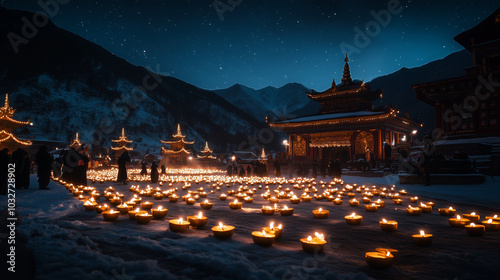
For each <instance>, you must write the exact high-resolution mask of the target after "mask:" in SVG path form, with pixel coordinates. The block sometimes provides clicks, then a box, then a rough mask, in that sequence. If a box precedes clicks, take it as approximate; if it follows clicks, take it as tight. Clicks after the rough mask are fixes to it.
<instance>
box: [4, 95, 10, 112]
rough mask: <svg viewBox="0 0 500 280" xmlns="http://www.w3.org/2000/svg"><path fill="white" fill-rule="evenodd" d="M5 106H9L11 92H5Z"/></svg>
mask: <svg viewBox="0 0 500 280" xmlns="http://www.w3.org/2000/svg"><path fill="white" fill-rule="evenodd" d="M4 107H5V108H9V94H8V93H6V94H5V105H4Z"/></svg>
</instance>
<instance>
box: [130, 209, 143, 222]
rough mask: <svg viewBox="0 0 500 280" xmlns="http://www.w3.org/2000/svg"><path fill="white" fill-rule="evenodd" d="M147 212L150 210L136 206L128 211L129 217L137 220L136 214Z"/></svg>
mask: <svg viewBox="0 0 500 280" xmlns="http://www.w3.org/2000/svg"><path fill="white" fill-rule="evenodd" d="M145 213H146V214H147V213H148V211H145V210H140V209H139V208H136V209H135V210H133V211H128V218H129V219H130V220H135V215H141V214H145Z"/></svg>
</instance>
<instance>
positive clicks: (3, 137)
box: [0, 130, 33, 146]
mask: <svg viewBox="0 0 500 280" xmlns="http://www.w3.org/2000/svg"><path fill="white" fill-rule="evenodd" d="M9 141H14V142H16V143H18V144H21V145H25V146H30V145H31V144H33V143H32V142H31V141H29V140H21V139H19V138H17V137H16V136H15V135H14V134H12V133H10V132H8V131H5V130H2V131H0V143H2V144H5V143H7V142H9Z"/></svg>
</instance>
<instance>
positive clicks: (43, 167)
mask: <svg viewBox="0 0 500 280" xmlns="http://www.w3.org/2000/svg"><path fill="white" fill-rule="evenodd" d="M53 160H54V158H53V157H52V155H51V154H49V152H48V150H47V147H46V146H41V147H40V148H39V149H38V152H37V153H36V157H35V162H36V165H37V171H38V187H39V188H40V189H41V190H49V188H47V186H48V185H49V182H50V175H51V171H52V161H53Z"/></svg>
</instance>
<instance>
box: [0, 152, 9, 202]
mask: <svg viewBox="0 0 500 280" xmlns="http://www.w3.org/2000/svg"><path fill="white" fill-rule="evenodd" d="M9 163H10V156H9V149H7V148H4V149H3V150H2V151H1V152H0V195H7V174H8V172H9Z"/></svg>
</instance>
